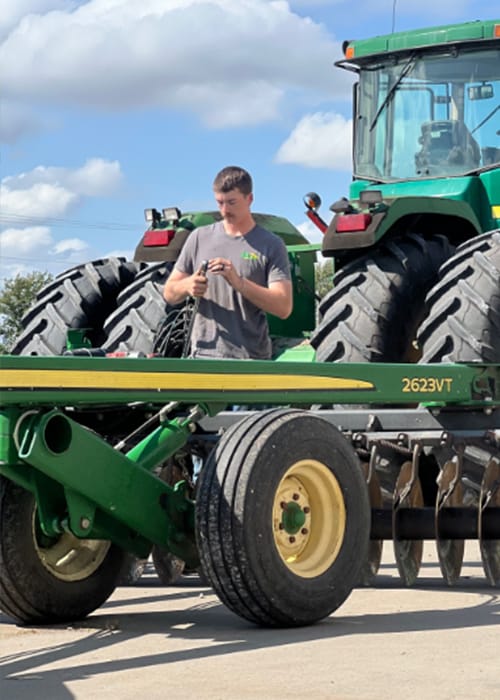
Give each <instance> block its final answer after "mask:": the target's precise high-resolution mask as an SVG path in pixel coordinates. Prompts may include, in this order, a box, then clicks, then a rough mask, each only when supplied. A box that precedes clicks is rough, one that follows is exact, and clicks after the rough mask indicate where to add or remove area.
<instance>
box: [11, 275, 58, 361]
mask: <svg viewBox="0 0 500 700" xmlns="http://www.w3.org/2000/svg"><path fill="white" fill-rule="evenodd" d="M52 279H53V275H51V274H50V272H29V273H28V274H27V275H16V276H15V277H12V278H10V279H8V280H6V282H5V284H4V286H3V289H2V290H1V291H0V353H4V354H5V353H7V352H9V350H10V348H11V347H12V345H13V344H14V341H15V339H16V338H17V336H18V335H19V333H20V332H21V329H22V326H21V319H22V317H23V316H24V314H25V313H26V311H27V310H28V309H29V307H30V306H32V305H33V303H34V301H35V299H36V295H37V294H38V292H39V291H40V290H41V289H42V287H44V286H45V285H46V284H47V283H48V282H50V281H51V280H52Z"/></svg>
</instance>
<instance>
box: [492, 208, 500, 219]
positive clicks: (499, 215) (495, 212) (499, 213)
mask: <svg viewBox="0 0 500 700" xmlns="http://www.w3.org/2000/svg"><path fill="white" fill-rule="evenodd" d="M491 216H492V217H493V218H494V219H500V206H496V207H491Z"/></svg>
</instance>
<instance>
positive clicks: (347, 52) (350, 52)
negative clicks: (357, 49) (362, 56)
mask: <svg viewBox="0 0 500 700" xmlns="http://www.w3.org/2000/svg"><path fill="white" fill-rule="evenodd" d="M345 57H346V58H354V46H348V47H347V48H346V50H345Z"/></svg>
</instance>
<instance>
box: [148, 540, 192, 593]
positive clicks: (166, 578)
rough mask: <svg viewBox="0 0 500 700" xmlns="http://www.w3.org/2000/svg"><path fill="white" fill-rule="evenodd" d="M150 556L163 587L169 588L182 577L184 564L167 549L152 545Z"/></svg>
mask: <svg viewBox="0 0 500 700" xmlns="http://www.w3.org/2000/svg"><path fill="white" fill-rule="evenodd" d="M151 556H152V559H153V564H154V567H155V571H156V573H157V575H158V579H159V580H160V583H161V584H163V585H164V586H171V585H172V584H173V583H175V582H176V581H178V580H179V578H180V577H181V576H182V572H183V571H184V566H185V564H184V562H183V561H182V559H179V557H176V556H175V554H172V552H169V551H168V549H164V548H163V547H159V546H158V545H153V550H152V552H151Z"/></svg>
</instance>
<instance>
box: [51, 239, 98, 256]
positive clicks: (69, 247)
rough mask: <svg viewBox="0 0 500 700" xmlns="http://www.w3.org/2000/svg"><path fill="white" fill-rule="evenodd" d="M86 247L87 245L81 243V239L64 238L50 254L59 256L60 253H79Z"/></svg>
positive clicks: (83, 242)
mask: <svg viewBox="0 0 500 700" xmlns="http://www.w3.org/2000/svg"><path fill="white" fill-rule="evenodd" d="M88 247H89V244H88V243H86V242H85V241H82V239H81V238H65V239H64V240H63V241H58V242H57V243H56V244H55V245H54V247H53V248H52V251H51V252H53V253H54V254H55V255H59V254H61V253H64V254H66V253H73V252H80V251H82V250H87V249H88Z"/></svg>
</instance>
